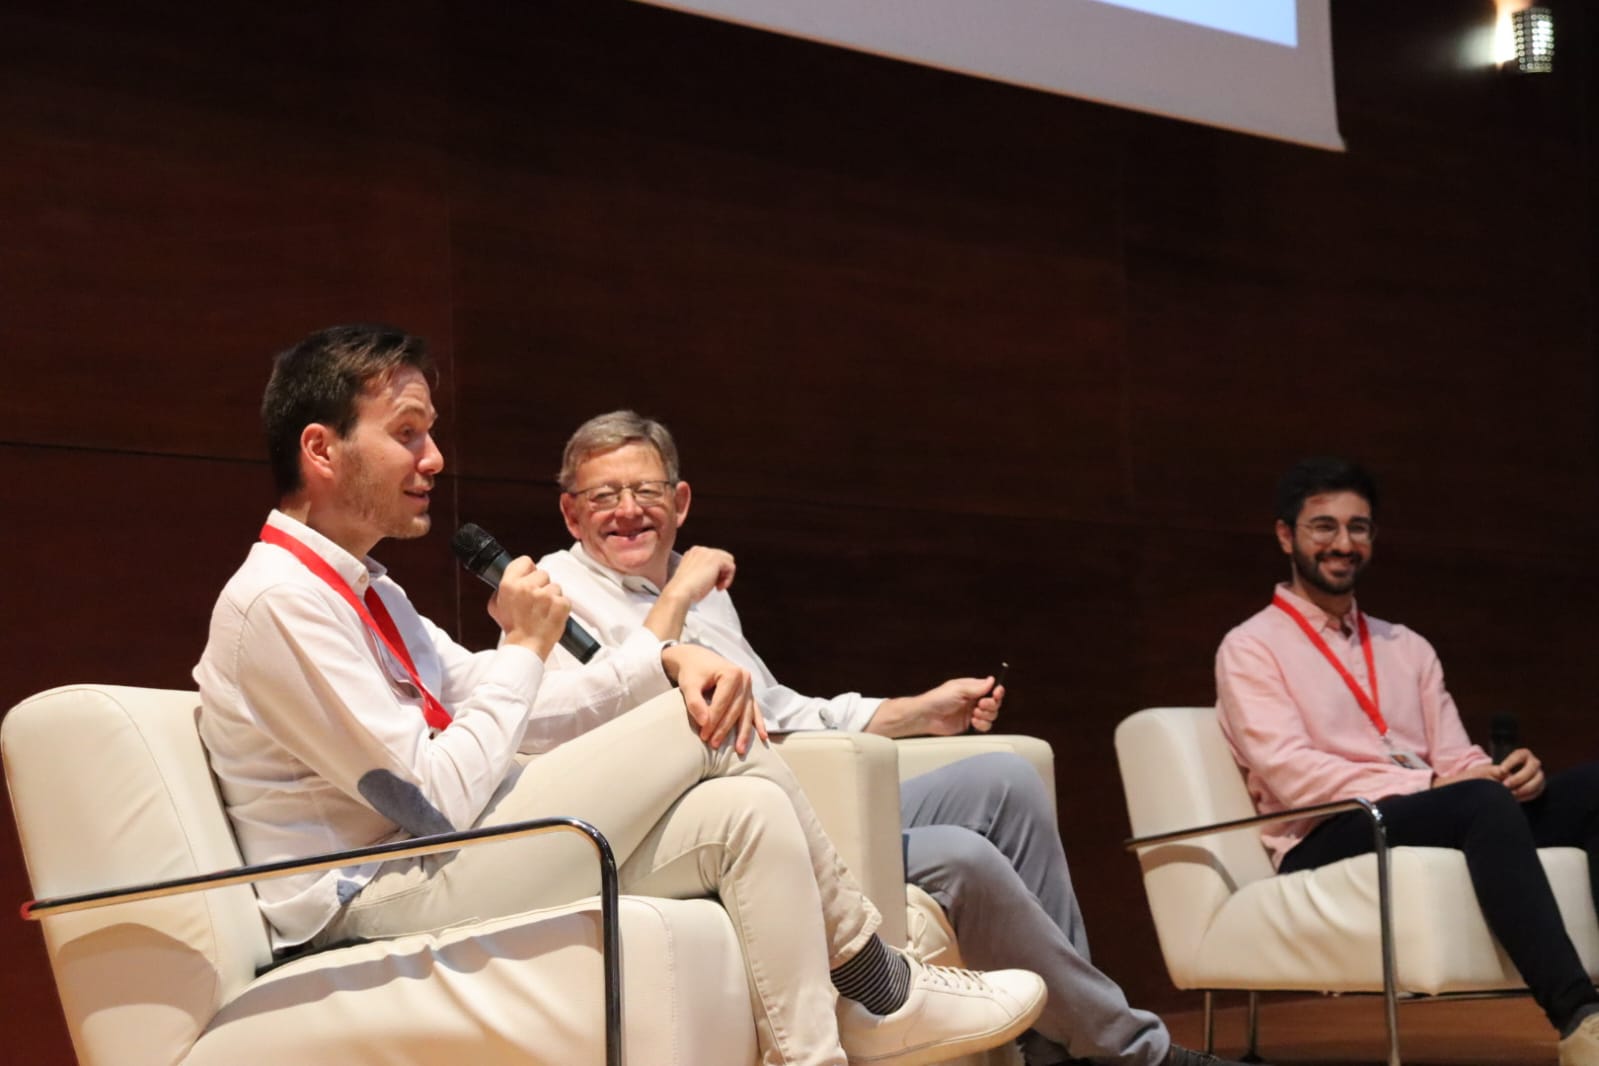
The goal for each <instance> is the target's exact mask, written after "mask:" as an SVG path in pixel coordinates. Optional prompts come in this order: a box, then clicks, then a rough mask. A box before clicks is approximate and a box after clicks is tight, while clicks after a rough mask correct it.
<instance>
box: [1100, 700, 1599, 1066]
mask: <svg viewBox="0 0 1599 1066" xmlns="http://www.w3.org/2000/svg"><path fill="white" fill-rule="evenodd" d="M1116 756H1117V760H1118V762H1119V763H1120V766H1121V774H1122V786H1123V788H1124V790H1125V792H1126V796H1127V810H1128V815H1129V817H1130V819H1131V822H1132V831H1133V839H1132V840H1131V841H1129V842H1128V846H1129V847H1130V848H1133V849H1135V850H1136V851H1137V853H1138V860H1139V864H1140V865H1141V867H1142V868H1143V874H1144V891H1145V893H1146V894H1147V895H1148V897H1149V909H1150V913H1151V915H1152V916H1153V918H1154V921H1155V932H1156V934H1157V936H1158V937H1159V940H1160V947H1161V953H1162V955H1163V956H1164V957H1165V961H1166V969H1167V971H1168V973H1170V975H1171V980H1172V983H1173V984H1174V985H1176V986H1177V987H1178V988H1189V989H1203V990H1205V1035H1206V1044H1207V1046H1208V1045H1209V1044H1210V1037H1211V1018H1212V1016H1211V1007H1212V996H1211V990H1215V989H1247V990H1249V992H1250V1033H1249V1045H1250V1050H1251V1051H1254V1050H1255V1044H1256V1026H1255V1020H1256V1016H1257V1011H1256V1007H1257V1002H1256V992H1257V991H1259V990H1262V989H1279V990H1299V991H1320V992H1374V993H1381V994H1383V995H1384V996H1385V998H1386V1001H1387V1013H1388V1051H1387V1054H1388V1062H1389V1063H1390V1066H1399V1064H1400V1056H1399V1029H1398V1017H1397V1013H1396V1011H1395V1004H1396V1002H1397V1001H1398V999H1399V998H1400V997H1417V996H1442V995H1448V994H1451V993H1483V992H1494V991H1511V990H1519V989H1521V988H1524V987H1525V986H1524V983H1523V982H1522V980H1521V976H1520V974H1518V973H1517V972H1516V969H1515V967H1514V966H1513V965H1511V963H1510V960H1509V959H1508V958H1507V957H1506V956H1505V954H1504V951H1503V950H1502V949H1501V948H1500V947H1499V945H1498V943H1497V942H1495V940H1494V939H1493V936H1492V934H1490V933H1489V932H1488V927H1487V925H1486V923H1485V922H1484V921H1483V917H1482V912H1481V911H1480V910H1479V909H1478V907H1477V901H1476V897H1475V895H1474V894H1473V893H1472V889H1471V882H1470V880H1469V879H1468V877H1467V874H1466V864H1465V859H1464V858H1463V856H1462V855H1461V853H1460V852H1459V851H1456V850H1454V849H1449V848H1410V847H1403V848H1388V849H1386V855H1387V860H1388V861H1387V863H1386V864H1384V863H1381V862H1379V861H1378V856H1377V855H1376V854H1370V855H1363V856H1357V857H1355V858H1352V859H1346V860H1344V861H1343V862H1338V863H1333V864H1331V865H1329V866H1324V867H1321V868H1320V869H1316V870H1303V871H1300V872H1298V873H1293V874H1287V875H1283V876H1278V875H1277V874H1276V872H1275V871H1274V869H1273V868H1272V865H1271V860H1270V858H1269V857H1268V856H1267V854H1266V849H1265V847H1264V846H1263V845H1262V844H1261V843H1260V826H1261V824H1262V823H1263V822H1264V821H1266V819H1261V818H1257V817H1256V815H1255V809H1254V806H1253V804H1252V802H1251V801H1250V798H1249V792H1248V790H1247V789H1246V788H1245V786H1244V780H1243V775H1242V774H1241V773H1240V772H1239V770H1238V767H1237V766H1236V765H1235V764H1234V762H1233V758H1232V753H1231V751H1230V750H1229V749H1228V747H1227V742H1226V740H1225V738H1224V737H1223V736H1222V732H1221V726H1220V724H1219V723H1218V722H1217V720H1216V710H1215V708H1213V707H1164V708H1158V709H1150V710H1144V711H1139V712H1138V713H1137V714H1134V715H1133V716H1132V717H1130V718H1128V719H1126V720H1125V721H1123V722H1122V723H1121V724H1120V725H1119V726H1118V727H1117V729H1116ZM1348 806H1349V805H1343V806H1340V807H1339V808H1338V809H1345V807H1348ZM1299 816H1302V815H1300V814H1292V813H1290V814H1287V815H1279V816H1277V817H1278V818H1286V817H1299ZM1218 830H1226V831H1218ZM1384 847H1385V848H1386V845H1385V844H1384ZM1539 857H1540V858H1541V859H1542V860H1543V865H1544V869H1545V870H1546V871H1547V872H1548V874H1549V880H1550V882H1551V884H1553V886H1554V889H1555V895H1556V897H1557V899H1558V900H1559V904H1560V911H1561V916H1562V917H1563V918H1564V919H1565V923H1566V929H1567V931H1568V932H1569V933H1570V935H1571V938H1572V941H1573V942H1574V943H1575V944H1576V946H1577V951H1578V954H1579V955H1580V956H1581V958H1582V962H1583V965H1584V966H1585V967H1586V968H1587V970H1588V973H1589V975H1590V976H1594V975H1596V973H1599V970H1596V964H1599V919H1596V917H1595V912H1594V902H1593V899H1592V893H1591V892H1590V890H1589V887H1588V869H1587V857H1586V855H1585V854H1584V853H1583V852H1582V850H1581V849H1578V848H1546V849H1544V850H1543V851H1542V852H1540V854H1539ZM1390 886H1391V888H1390Z"/></svg>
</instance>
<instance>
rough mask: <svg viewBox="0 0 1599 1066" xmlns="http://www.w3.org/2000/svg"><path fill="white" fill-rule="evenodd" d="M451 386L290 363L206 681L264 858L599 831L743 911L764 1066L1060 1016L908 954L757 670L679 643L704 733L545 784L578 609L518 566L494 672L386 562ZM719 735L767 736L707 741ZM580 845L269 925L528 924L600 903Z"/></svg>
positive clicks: (484, 856)
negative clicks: (266, 506) (542, 732)
mask: <svg viewBox="0 0 1599 1066" xmlns="http://www.w3.org/2000/svg"><path fill="white" fill-rule="evenodd" d="M431 370H432V368H431V363H430V361H429V359H428V357H427V354H426V351H425V348H424V346H423V344H422V342H421V341H420V340H419V339H418V338H415V337H412V336H409V335H407V334H405V333H402V332H400V331H398V330H393V329H389V328H385V327H368V326H345V327H335V328H333V329H329V330H324V331H322V332H319V333H316V334H313V335H312V336H310V337H308V338H306V339H305V340H304V341H302V342H301V343H300V344H298V345H296V346H295V347H294V348H291V349H289V350H288V351H286V352H284V353H282V354H281V355H279V356H278V358H277V360H276V362H275V364H274V367H273V373H272V378H271V381H270V382H269V383H268V385H267V390H266V395H265V398H264V400H263V404H262V415H263V421H264V422H265V426H266V431H267V440H268V451H269V455H270V457H271V461H272V467H273V472H274V476H275V478H276V480H277V484H278V489H279V493H280V502H279V505H278V508H277V509H276V510H275V511H273V512H272V513H271V515H270V516H269V517H268V519H267V523H266V525H265V527H264V528H263V529H262V532H261V543H258V544H256V545H255V546H254V547H253V548H252V549H251V551H250V554H249V556H248V558H247V559H246V560H245V562H244V564H243V565H242V566H241V567H240V568H239V570H238V571H237V572H236V573H235V574H234V575H233V577H232V579H230V580H229V582H228V583H227V586H226V587H225V588H224V589H223V591H222V594H221V596H220V598H219V599H218V601H217V604H216V608H215V610H214V612H213V615H212V620H211V631H210V638H209V641H208V643H207V645H206V649H205V653H204V655H203V656H202V658H201V660H200V663H199V665H198V666H196V668H195V671H194V676H195V680H196V681H197V682H198V684H199V688H200V696H201V719H200V730H201V737H202V739H203V741H204V743H205V745H206V749H207V751H208V753H209V755H210V759H211V765H212V768H213V770H214V771H215V772H216V775H217V778H218V780H219V782H220V784H221V788H222V795H223V800H224V802H225V805H226V807H227V810H228V815H229V818H230V820H231V822H232V824H233V828H234V831H235V832H236V834H237V836H238V840H239V844H240V848H241V850H242V851H243V853H244V856H245V858H246V860H247V861H249V862H251V863H264V862H271V861H274V860H279V859H289V858H298V857H302V856H306V855H309V854H314V853H319V852H323V851H336V850H343V849H348V848H354V847H359V846H363V845H368V844H375V843H379V842H383V841H388V840H393V839H399V838H404V837H407V836H414V835H420V834H427V833H434V832H440V831H448V830H452V829H459V828H465V827H467V826H473V825H483V824H497V823H504V822H511V821H520V820H523V819H529V818H537V817H543V816H547V815H556V814H565V815H574V816H579V817H582V818H584V819H586V820H588V821H590V822H592V823H593V824H595V825H596V826H598V827H599V828H600V830H601V831H602V832H603V833H605V835H606V836H607V837H608V838H609V840H610V842H611V845H612V847H613V849H614V851H615V854H616V857H617V860H618V862H619V863H620V871H619V872H620V875H621V884H622V888H623V890H624V891H627V892H632V893H636V894H643V895H651V894H653V895H661V896H673V897H683V896H700V895H709V894H712V893H715V894H716V895H717V896H719V898H720V899H721V901H722V903H723V905H724V906H725V907H726V909H727V911H728V913H729V915H730V917H731V918H732V919H733V926H734V929H735V931H736V932H737V933H738V935H739V938H740V941H741V944H742V947H743V953H744V958H745V960H746V963H747V973H748V977H749V984H750V998H751V1006H752V1010H753V1013H754V1018H755V1025H756V1030H757V1036H758V1040H759V1043H760V1047H761V1052H762V1061H763V1063H773V1064H776V1063H786V1064H798V1063H805V1064H818V1066H822V1064H825V1066H844V1062H845V1054H846V1051H847V1052H848V1054H849V1055H850V1056H851V1057H852V1058H854V1059H858V1060H860V1061H872V1062H883V1063H891V1062H897V1063H916V1062H926V1061H930V1060H931V1059H933V1058H944V1057H948V1056H949V1055H954V1054H960V1053H964V1052H965V1051H967V1050H975V1049H977V1048H981V1047H987V1046H992V1045H993V1044H995V1043H999V1042H1002V1041H1003V1040H1005V1039H1008V1038H1009V1037H1010V1036H1012V1035H1014V1034H1015V1033H1017V1032H1020V1031H1021V1030H1022V1029H1024V1028H1025V1027H1026V1025H1027V1024H1028V1023H1029V1022H1030V1021H1031V1019H1032V1017H1033V1016H1034V1015H1035V1014H1036V1012H1037V1010H1038V1009H1039V1006H1040V1004H1041V1001H1042V997H1043V989H1042V984H1041V982H1039V980H1038V979H1037V977H1035V976H1034V975H1032V974H1027V973H1022V972H1019V971H1018V972H1011V973H1005V974H991V975H986V976H985V975H967V974H951V973H948V972H945V971H941V970H939V969H937V968H936V967H925V966H922V965H921V964H919V963H915V962H914V961H907V960H905V959H904V958H903V957H902V956H899V955H897V954H895V953H893V952H891V951H889V950H887V949H886V948H885V947H884V945H883V944H882V942H881V941H880V940H879V939H878V938H877V936H876V933H875V932H874V930H875V928H876V926H877V924H878V920H879V919H878V915H877V913H876V911H875V910H873V908H872V906H871V904H870V902H868V901H867V900H866V898H865V896H864V895H863V894H862V893H861V891H860V889H859V887H858V886H857V885H856V883H855V881H854V878H853V877H852V876H851V875H850V874H849V872H848V871H847V870H846V869H845V868H844V867H843V864H842V863H841V862H840V860H839V859H838V856H837V854H836V853H835V852H834V850H833V847H832V844H831V843H830V842H829V841H828V839H827V837H826V835H825V834H824V833H823V832H822V830H821V828H820V826H819V825H818V824H817V822H816V819H815V816H814V814H813V812H812V811H811V808H810V805H809V804H808V803H807V802H806V800H805V797H804V796H803V795H802V794H801V793H800V791H799V788H798V785H797V784H796V783H795V781H794V778H793V776H792V774H790V773H789V772H788V770H787V768H786V767H785V766H784V765H783V764H782V762H781V761H780V760H779V759H777V758H776V756H774V755H773V754H772V753H771V751H770V749H769V748H767V747H766V745H765V744H763V743H761V742H760V741H761V738H764V735H765V727H764V725H763V723H762V721H761V719H760V716H759V712H758V710H757V709H756V706H755V703H754V701H753V699H752V696H751V683H750V680H749V678H748V675H747V674H746V673H745V672H744V671H742V670H740V669H738V668H737V667H734V666H732V665H731V664H728V663H726V662H724V661H722V660H720V659H717V658H716V657H714V656H712V655H710V654H709V653H707V652H705V651H704V650H703V649H699V648H694V647H691V646H687V645H675V646H665V645H663V644H662V643H661V642H659V641H656V642H654V644H653V654H654V656H655V659H656V662H655V665H654V669H655V670H656V671H657V672H658V673H659V674H660V675H661V680H660V687H663V688H664V687H665V686H667V685H669V684H670V683H672V682H673V681H675V682H676V683H678V684H680V685H682V686H683V688H684V691H685V698H686V700H687V703H688V715H687V716H685V715H684V714H683V713H682V712H681V711H680V710H678V709H676V708H675V707H674V706H669V705H667V704H656V705H655V706H654V707H652V708H650V709H645V710H641V711H640V712H638V713H636V714H631V715H628V716H626V717H625V718H622V719H620V720H618V721H616V722H614V723H612V724H610V725H608V726H605V727H603V728H599V729H595V730H594V731H592V732H590V733H588V734H587V735H586V736H584V737H582V738H581V739H578V740H575V741H573V742H572V743H571V744H569V745H566V746H563V747H561V748H560V750H558V751H555V752H553V753H551V754H549V755H546V756H544V757H542V758H540V759H538V760H536V761H535V762H534V763H533V764H532V765H531V766H529V767H528V768H527V769H525V770H524V769H522V768H521V766H520V765H519V763H518V761H517V760H516V759H515V755H516V753H517V749H518V746H519V744H520V743H521V741H522V740H523V735H524V732H525V729H526V725H527V721H528V716H529V713H530V711H531V709H532V705H533V701H534V698H535V695H536V694H537V693H538V691H539V690H540V688H541V682H542V680H543V677H544V662H543V660H544V659H545V658H546V657H547V656H548V655H549V654H550V650H551V648H552V647H553V646H554V645H555V642H556V640H557V638H558V637H559V635H560V633H561V630H562V627H563V625H564V623H565V620H566V617H567V614H568V610H569V608H568V604H567V602H566V600H565V599H564V597H563V596H562V594H561V591H560V589H559V588H558V587H557V586H556V585H554V584H553V583H552V582H551V581H550V579H549V577H548V575H546V574H545V573H543V572H542V571H540V570H538V569H537V568H535V567H534V566H533V564H532V562H531V561H530V560H528V559H527V558H525V557H524V558H521V559H517V560H515V561H513V562H512V563H511V564H510V566H509V567H507V569H506V571H505V575H504V579H503V581H502V583H501V585H500V587H499V590H498V592H497V593H496V594H495V595H494V597H493V598H492V599H491V600H490V601H489V613H490V614H491V615H492V616H493V617H494V619H495V621H496V622H497V623H499V625H500V626H501V628H502V629H503V630H504V640H503V643H502V644H501V646H500V647H499V648H497V649H496V650H493V651H486V652H480V653H477V654H473V653H470V652H468V651H467V650H466V649H464V648H462V647H460V646H459V645H458V644H456V643H455V642H454V641H452V640H451V639H450V638H449V637H448V636H447V635H445V634H444V633H443V632H442V631H441V630H439V629H438V628H437V627H436V626H434V625H433V624H432V623H430V622H428V621H427V620H426V619H424V618H422V617H421V616H420V615H418V614H417V612H416V611H415V609H414V608H413V607H412V606H411V604H410V602H409V600H407V599H406V597H405V593H404V592H403V590H402V589H401V588H400V586H399V585H397V584H395V583H394V581H393V580H391V579H390V578H389V577H388V575H387V573H386V572H385V571H384V569H383V568H382V567H381V566H380V565H379V564H377V563H376V562H374V561H373V560H372V559H371V557H370V555H369V554H368V553H369V552H370V551H371V550H372V549H373V548H374V547H375V546H376V545H377V544H378V543H379V542H380V541H381V540H383V539H384V538H386V537H398V538H410V537H418V536H421V535H422V534H424V533H426V532H427V531H428V528H429V526H430V518H429V514H428V509H429V495H430V493H431V491H432V489H433V487H434V482H435V479H436V478H437V476H438V474H439V472H440V471H441V470H442V469H443V466H444V459H443V456H442V455H441V454H440V452H439V449H438V447H437V445H436V444H435V443H434V440H433V436H432V429H433V424H434V420H435V418H436V413H435V411H434V408H433V402H432V393H431V389H430V386H429V377H430V374H431ZM611 676H612V680H613V682H615V679H616V678H617V677H618V676H619V673H613V674H612V675H611ZM696 727H699V728H696ZM702 729H703V730H707V731H710V732H714V733H717V734H719V735H723V736H725V735H726V734H727V733H728V732H737V733H740V734H743V735H744V736H745V737H746V739H747V740H748V741H749V742H748V743H747V744H743V743H736V744H735V743H727V744H718V745H707V744H705V743H704V742H703V741H702V740H701V739H700V736H699V733H700V731H701V730H702ZM599 768H603V769H599ZM566 843H567V842H564V841H562V842H554V841H549V840H539V839H530V840H522V841H514V842H501V843H496V844H495V845H493V846H492V847H478V848H468V849H464V850H462V851H460V852H458V853H455V854H453V855H450V856H446V857H425V858H417V859H401V860H394V861H390V862H385V863H375V864H369V865H365V866H359V867H354V868H348V869H343V870H337V871H331V872H327V873H310V874H306V875H303V876H301V877H297V878H286V879H283V880H279V881H268V882H263V884H262V886H261V888H260V891H259V894H260V899H261V905H262V911H263V914H264V915H265V917H266V919H267V921H268V922H269V923H270V925H271V928H272V934H273V940H274V944H275V945H276V946H278V947H280V948H287V947H292V946H295V945H300V944H309V945H312V946H326V945H329V944H332V943H334V942H337V941H340V940H344V939H347V938H352V937H387V936H396V935H401V934H405V933H411V932H419V931H424V930H431V929H437V928H441V927H445V926H449V925H454V924H459V923H462V922H467V921H473V920H476V919H480V918H487V917H493V916H499V915H507V914H517V913H523V912H525V911H528V910H531V909H533V908H536V907H540V906H546V905H550V904H555V903H560V902H564V901H567V900H570V899H573V898H576V897H578V896H581V895H585V894H588V893H589V892H591V891H592V884H593V873H592V864H591V863H590V862H589V861H588V860H587V858H586V857H584V858H583V859H581V860H578V859H576V858H574V856H573V855H572V854H571V853H570V851H571V850H572V849H569V848H567V847H566ZM552 845H553V846H552ZM582 848H583V845H582V844H575V849H576V850H578V851H581V849H582ZM841 995H842V996H843V997H845V998H840V996H841ZM835 1005H836V1013H835ZM740 1021H741V1022H742V1019H741V1020H740Z"/></svg>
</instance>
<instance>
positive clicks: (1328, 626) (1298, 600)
mask: <svg viewBox="0 0 1599 1066" xmlns="http://www.w3.org/2000/svg"><path fill="white" fill-rule="evenodd" d="M1276 591H1277V595H1279V596H1281V597H1282V598H1283V599H1285V600H1287V601H1288V602H1289V603H1290V604H1291V605H1293V607H1294V608H1296V609H1297V610H1298V611H1299V613H1300V614H1302V615H1304V616H1305V621H1307V622H1309V623H1310V626H1311V628H1312V629H1325V630H1327V631H1329V632H1332V633H1337V634H1339V635H1340V636H1347V635H1348V633H1349V632H1353V630H1354V628H1355V619H1356V618H1358V617H1360V606H1359V605H1358V604H1357V603H1355V601H1354V599H1353V598H1351V599H1350V601H1349V615H1348V617H1346V618H1345V619H1344V621H1345V622H1347V623H1348V625H1349V630H1347V631H1346V630H1345V629H1344V628H1343V626H1342V625H1340V623H1339V622H1338V620H1337V619H1336V618H1334V617H1333V616H1332V615H1330V614H1328V613H1327V612H1326V611H1324V610H1322V609H1321V608H1320V607H1317V606H1316V605H1315V604H1314V603H1311V602H1310V601H1309V600H1307V599H1305V598H1304V597H1303V596H1299V595H1296V594H1295V593H1294V591H1293V588H1292V586H1291V585H1289V584H1288V582H1286V581H1284V582H1281V583H1280V584H1278V586H1277V590H1276Z"/></svg>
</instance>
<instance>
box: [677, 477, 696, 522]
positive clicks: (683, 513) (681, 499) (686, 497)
mask: <svg viewBox="0 0 1599 1066" xmlns="http://www.w3.org/2000/svg"><path fill="white" fill-rule="evenodd" d="M672 494H673V497H674V499H673V505H674V508H675V510H676V511H677V528H678V529H682V528H683V521H684V519H686V518H688V505H689V504H690V503H691V502H693V499H694V493H693V491H692V490H690V489H689V487H688V482H686V481H679V482H678V483H677V488H675V489H673V490H672Z"/></svg>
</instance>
